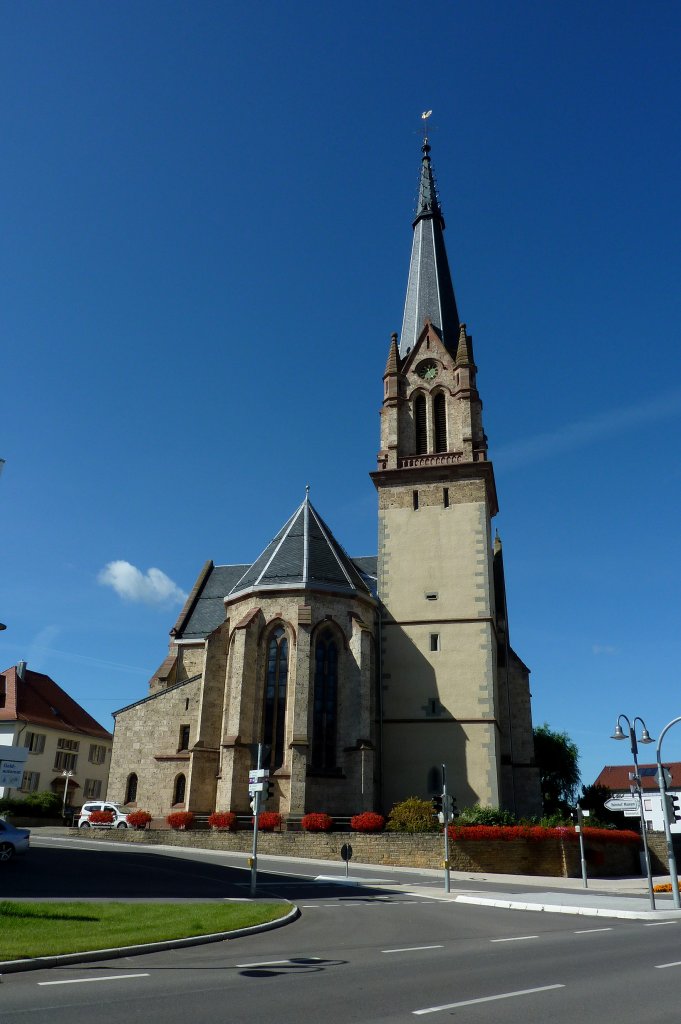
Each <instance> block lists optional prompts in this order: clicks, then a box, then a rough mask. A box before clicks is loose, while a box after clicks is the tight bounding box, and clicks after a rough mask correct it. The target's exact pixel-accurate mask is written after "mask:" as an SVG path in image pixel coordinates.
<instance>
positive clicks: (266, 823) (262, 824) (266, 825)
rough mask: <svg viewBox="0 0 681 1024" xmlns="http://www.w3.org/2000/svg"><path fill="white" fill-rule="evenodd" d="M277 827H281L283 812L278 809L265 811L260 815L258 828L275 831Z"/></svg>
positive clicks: (261, 830)
mask: <svg viewBox="0 0 681 1024" xmlns="http://www.w3.org/2000/svg"><path fill="white" fill-rule="evenodd" d="M275 828H281V814H279V813H278V812H277V811H263V812H262V814H260V815H259V817H258V830H259V831H260V832H273V831H274V830H275Z"/></svg>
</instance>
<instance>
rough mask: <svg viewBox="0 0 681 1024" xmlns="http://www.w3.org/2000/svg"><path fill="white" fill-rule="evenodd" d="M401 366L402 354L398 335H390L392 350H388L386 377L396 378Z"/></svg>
mask: <svg viewBox="0 0 681 1024" xmlns="http://www.w3.org/2000/svg"><path fill="white" fill-rule="evenodd" d="M399 366H400V353H399V350H398V348H397V333H393V334H391V335H390V349H389V350H388V362H387V363H386V364H385V373H384V374H383V376H384V377H387V376H391V377H393V376H395V374H396V373H397V372H398V370H399Z"/></svg>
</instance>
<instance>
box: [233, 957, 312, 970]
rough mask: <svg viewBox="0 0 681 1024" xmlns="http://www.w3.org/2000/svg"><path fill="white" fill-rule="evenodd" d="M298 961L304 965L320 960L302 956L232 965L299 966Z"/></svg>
mask: <svg viewBox="0 0 681 1024" xmlns="http://www.w3.org/2000/svg"><path fill="white" fill-rule="evenodd" d="M298 959H300V960H304V961H305V962H306V963H310V962H311V961H312V960H321V957H320V956H302V957H299V958H298V957H293V958H289V959H288V960H260V961H259V962H258V963H257V964H234V966H235V967H276V966H277V964H294V966H296V967H297V966H299V965H298V963H297V962H296V961H297V960H298Z"/></svg>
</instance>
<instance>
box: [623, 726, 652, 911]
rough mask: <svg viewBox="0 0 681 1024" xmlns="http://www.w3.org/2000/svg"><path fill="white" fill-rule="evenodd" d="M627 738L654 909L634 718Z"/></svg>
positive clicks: (649, 888)
mask: <svg viewBox="0 0 681 1024" xmlns="http://www.w3.org/2000/svg"><path fill="white" fill-rule="evenodd" d="M629 738H630V739H631V754H632V757H633V758H634V771H635V773H636V789H637V791H638V808H639V813H640V815H641V835H642V837H643V855H644V857H645V861H646V873H647V875H648V895H649V897H650V909H651V910H655V892H654V890H653V872H652V870H651V867H650V853H649V852H648V829H647V826H646V816H645V811H644V810H643V789H642V787H641V774H640V772H639V770H638V743H637V742H636V719H634V725H633V726H631V725H630V726H629Z"/></svg>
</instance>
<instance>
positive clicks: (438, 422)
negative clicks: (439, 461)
mask: <svg viewBox="0 0 681 1024" xmlns="http://www.w3.org/2000/svg"><path fill="white" fill-rule="evenodd" d="M433 423H434V426H435V451H436V452H446V451H447V409H446V407H445V396H444V395H443V394H442V392H441V391H440V392H439V394H437V395H436V396H435V401H434V402H433Z"/></svg>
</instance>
